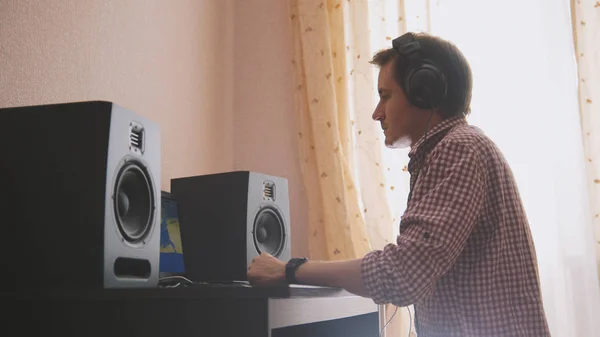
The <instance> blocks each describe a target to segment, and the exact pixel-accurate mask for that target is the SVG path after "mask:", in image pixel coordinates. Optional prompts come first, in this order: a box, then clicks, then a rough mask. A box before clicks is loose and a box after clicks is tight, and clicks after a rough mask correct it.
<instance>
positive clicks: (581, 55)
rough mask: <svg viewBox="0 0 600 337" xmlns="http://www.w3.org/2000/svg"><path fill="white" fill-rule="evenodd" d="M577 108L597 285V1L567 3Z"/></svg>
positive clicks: (599, 38)
mask: <svg viewBox="0 0 600 337" xmlns="http://www.w3.org/2000/svg"><path fill="white" fill-rule="evenodd" d="M571 15H572V23H573V40H574V42H575V50H576V53H577V64H578V71H579V78H578V80H579V106H580V114H581V128H582V133H583V145H584V151H585V156H586V158H585V159H586V164H587V172H588V182H589V191H590V204H591V208H592V214H593V217H594V219H593V225H594V233H595V242H596V264H597V266H598V280H599V282H600V22H599V19H600V2H598V1H596V0H571Z"/></svg>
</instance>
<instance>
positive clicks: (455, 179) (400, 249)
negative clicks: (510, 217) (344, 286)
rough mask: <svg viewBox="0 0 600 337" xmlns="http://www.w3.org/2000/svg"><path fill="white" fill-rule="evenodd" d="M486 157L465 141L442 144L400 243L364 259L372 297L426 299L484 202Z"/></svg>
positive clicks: (406, 301) (423, 177) (402, 301)
mask: <svg viewBox="0 0 600 337" xmlns="http://www.w3.org/2000/svg"><path fill="white" fill-rule="evenodd" d="M480 166H481V161H480V160H479V158H477V156H476V155H475V154H474V152H473V151H472V150H471V149H470V148H469V147H468V146H466V145H464V144H462V143H459V142H448V143H445V144H440V146H438V147H437V148H436V149H435V150H434V152H432V153H431V156H430V158H429V161H428V163H427V164H426V165H425V166H424V167H423V169H422V172H421V173H420V177H419V181H418V182H417V183H416V185H415V187H414V189H415V191H414V192H413V199H412V200H411V201H410V202H409V205H408V207H407V210H406V212H405V213H404V215H403V216H402V220H401V224H400V226H401V231H400V235H399V236H398V239H397V244H388V245H387V246H385V247H384V248H383V250H376V251H373V252H370V253H369V254H367V255H366V256H365V257H364V258H363V260H362V264H361V272H362V278H363V282H364V284H365V286H366V289H367V292H368V294H369V297H371V298H372V299H373V300H374V302H376V303H378V304H383V303H393V304H395V305H398V306H406V305H411V304H414V303H416V302H418V301H419V300H420V299H423V298H426V297H427V296H428V295H429V294H431V292H432V291H433V289H434V285H435V283H436V281H437V280H438V279H439V278H440V277H442V276H443V275H444V274H445V273H446V272H447V271H448V270H449V269H450V268H452V266H453V264H454V263H455V261H456V260H457V258H458V257H459V255H460V253H461V251H462V249H463V247H464V246H465V243H466V241H467V239H468V237H469V235H470V233H471V232H472V230H473V228H474V227H475V225H476V223H477V218H478V215H479V214H480V210H481V208H482V207H483V203H484V194H485V183H484V177H483V174H482V171H481V168H480Z"/></svg>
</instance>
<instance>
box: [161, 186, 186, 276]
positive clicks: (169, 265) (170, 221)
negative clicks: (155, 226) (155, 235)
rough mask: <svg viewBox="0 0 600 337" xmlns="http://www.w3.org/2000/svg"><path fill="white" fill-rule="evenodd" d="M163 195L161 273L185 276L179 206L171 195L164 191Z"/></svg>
mask: <svg viewBox="0 0 600 337" xmlns="http://www.w3.org/2000/svg"><path fill="white" fill-rule="evenodd" d="M161 194H162V195H161V213H160V214H161V219H160V267H159V268H160V272H161V273H163V274H183V273H184V271H185V268H184V264H183V247H182V244H181V231H180V226H179V206H178V203H177V200H175V199H174V198H173V196H172V195H171V194H170V193H168V192H165V191H162V193H161Z"/></svg>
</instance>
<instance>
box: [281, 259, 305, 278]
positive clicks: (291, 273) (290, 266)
mask: <svg viewBox="0 0 600 337" xmlns="http://www.w3.org/2000/svg"><path fill="white" fill-rule="evenodd" d="M307 261H308V259H307V258H305V257H295V258H292V259H290V260H289V261H288V263H287V264H286V265H285V281H286V282H287V283H288V284H296V283H298V280H297V279H296V270H297V269H298V267H300V266H301V265H302V264H304V263H306V262H307Z"/></svg>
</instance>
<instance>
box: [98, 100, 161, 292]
mask: <svg viewBox="0 0 600 337" xmlns="http://www.w3.org/2000/svg"><path fill="white" fill-rule="evenodd" d="M140 128H142V129H143V134H141V133H140ZM138 137H143V143H141V146H138V145H140V143H139V142H140V139H138ZM108 146H109V149H108V158H107V177H106V178H107V179H106V193H105V221H106V223H105V226H104V252H105V253H104V287H105V288H117V287H118V288H127V287H156V286H157V284H158V274H159V270H158V269H159V268H158V267H159V264H158V261H159V258H160V228H159V226H160V188H161V181H160V174H161V170H160V169H161V153H160V151H161V144H160V129H159V126H158V125H157V124H156V123H154V122H152V121H150V120H148V119H147V118H144V117H141V116H139V115H137V114H136V113H134V112H132V111H129V110H127V109H124V108H123V107H120V106H119V105H116V104H113V111H112V114H111V123H110V136H109V145H108ZM129 161H135V162H137V163H139V164H140V165H141V166H142V167H144V168H145V170H146V172H147V173H148V174H147V177H148V178H149V181H150V184H151V185H152V195H153V203H154V208H153V210H152V212H153V217H152V223H151V224H150V226H151V228H150V229H149V232H148V233H147V235H145V236H143V238H138V239H139V240H137V242H132V240H128V239H127V238H126V237H125V236H124V235H123V234H122V232H121V231H119V228H118V226H117V223H116V214H115V212H114V207H113V198H114V197H115V196H114V191H115V183H116V180H117V174H118V172H119V170H120V169H121V168H122V167H123V165H125V164H126V163H127V162H129ZM133 241H136V240H133ZM117 258H131V259H144V260H147V261H149V263H150V266H151V269H150V274H149V277H148V278H138V277H120V278H119V277H117V276H116V275H115V273H114V265H115V261H116V260H117Z"/></svg>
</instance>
